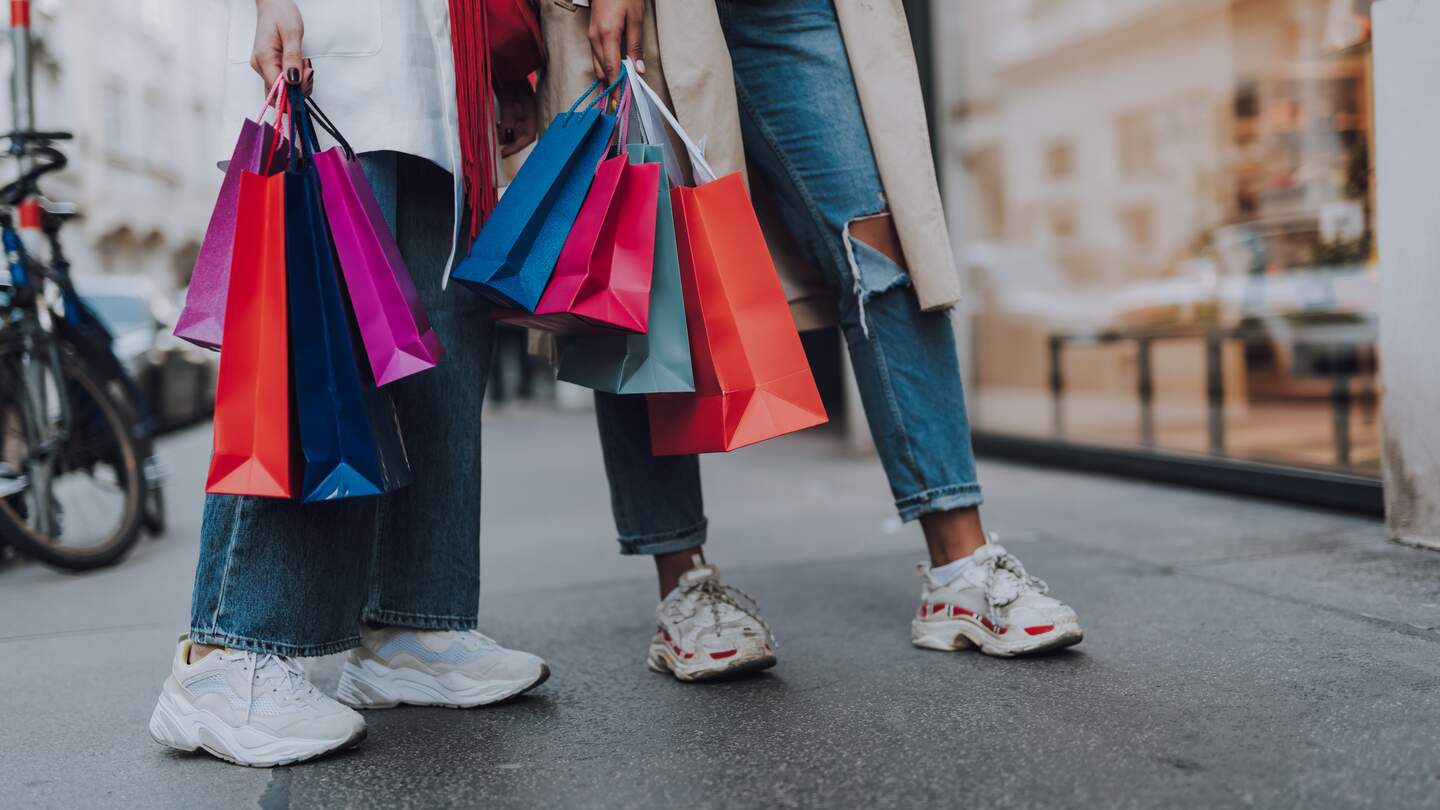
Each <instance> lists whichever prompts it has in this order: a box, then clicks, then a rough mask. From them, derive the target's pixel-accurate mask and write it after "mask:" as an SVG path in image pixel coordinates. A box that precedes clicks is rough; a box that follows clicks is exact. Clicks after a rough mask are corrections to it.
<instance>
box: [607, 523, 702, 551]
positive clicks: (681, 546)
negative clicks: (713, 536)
mask: <svg viewBox="0 0 1440 810" xmlns="http://www.w3.org/2000/svg"><path fill="white" fill-rule="evenodd" d="M709 525H710V521H709V519H707V518H701V519H700V522H699V523H696V524H693V525H691V526H687V527H685V528H683V529H676V530H674V531H669V532H660V533H657V534H642V535H632V536H630V537H621V538H620V553H621V554H636V555H638V554H649V555H652V556H653V555H656V554H673V553H675V552H677V551H685V550H686V549H692V548H699V547H701V546H703V545H705V534H706V529H707V528H708V527H709Z"/></svg>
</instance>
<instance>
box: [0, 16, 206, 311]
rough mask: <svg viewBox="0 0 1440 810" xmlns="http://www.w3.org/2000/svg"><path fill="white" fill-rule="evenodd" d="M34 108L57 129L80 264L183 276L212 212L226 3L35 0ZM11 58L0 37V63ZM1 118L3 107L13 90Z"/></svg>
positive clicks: (53, 181)
mask: <svg viewBox="0 0 1440 810" xmlns="http://www.w3.org/2000/svg"><path fill="white" fill-rule="evenodd" d="M33 17H34V19H33V25H34V35H35V40H36V44H35V54H36V66H35V94H36V99H35V116H36V123H37V126H38V127H40V128H41V129H64V130H69V131H72V132H74V133H75V136H76V137H75V140H74V141H73V142H70V143H67V144H65V145H64V147H63V148H64V151H65V153H66V155H67V156H68V157H69V158H70V167H69V168H68V169H67V170H66V171H65V172H63V173H61V174H59V175H54V176H52V177H51V178H47V180H46V181H45V191H46V193H47V194H48V196H50V197H51V198H53V199H56V200H64V201H68V202H74V203H77V204H78V205H79V206H80V212H81V218H80V219H78V220H77V221H76V222H75V223H74V224H73V225H71V226H70V227H69V228H68V229H67V233H66V235H67V239H66V247H67V249H68V250H69V251H70V253H71V254H72V260H73V262H74V264H75V267H76V272H77V273H127V274H143V275H147V276H150V277H151V278H153V279H155V280H156V282H157V283H158V284H159V285H160V286H161V287H162V288H164V289H178V288H179V287H182V286H183V285H185V284H186V283H187V282H188V280H189V276H190V270H191V268H192V267H193V264H194V259H195V254H196V253H197V251H198V250H199V245H200V240H201V238H202V237H203V235H204V232H205V226H206V224H207V223H208V221H209V216H210V207H211V204H212V202H213V201H214V197H215V192H216V190H217V189H218V188H219V185H220V180H221V177H222V175H221V173H220V172H219V171H217V170H216V168H215V160H214V154H215V143H216V142H217V141H218V140H219V138H220V136H219V133H216V132H215V128H216V127H217V125H218V118H219V103H220V88H221V82H222V76H223V67H224V65H223V61H222V60H221V59H220V58H218V56H217V55H220V54H223V53H224V48H225V25H226V9H225V4H224V3H223V2H222V0H125V2H112V0H37V2H36V3H35V7H34V11H33ZM10 59H11V52H10V47H9V39H8V37H6V38H5V39H3V40H0V62H4V63H6V64H8V63H9V61H10ZM0 94H3V96H4V98H3V99H0V115H8V112H6V111H8V110H9V104H10V87H9V85H8V83H7V84H6V85H5V87H4V88H3V93H0Z"/></svg>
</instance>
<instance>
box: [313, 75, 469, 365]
mask: <svg viewBox="0 0 1440 810" xmlns="http://www.w3.org/2000/svg"><path fill="white" fill-rule="evenodd" d="M307 104H308V105H309V107H310V112H311V113H313V115H314V118H313V120H314V122H315V123H318V124H320V125H321V126H322V127H324V128H325V129H326V130H327V131H329V133H330V134H331V135H332V136H333V137H334V138H335V140H336V141H337V142H339V144H340V145H339V146H336V147H333V148H331V149H327V150H325V151H324V152H320V153H319V154H317V155H315V167H316V169H318V170H319V172H320V188H321V190H322V192H323V195H324V197H323V199H324V202H325V219H326V220H327V221H328V222H329V223H330V236H331V239H332V240H333V241H334V243H335V253H336V255H337V256H339V258H340V270H341V272H342V273H344V274H345V287H346V289H347V290H348V291H349V296H350V307H351V309H352V310H353V311H354V312H355V323H356V325H357V326H358V327H359V329H360V340H361V342H362V343H364V344H365V354H366V356H367V357H368V358H369V360H370V370H371V371H372V372H374V375H375V384H376V385H385V384H386V383H389V382H394V381H395V380H398V379H400V378H402V377H407V376H409V375H411V374H414V373H416V372H417V371H424V370H425V369H427V368H434V367H435V364H437V363H439V362H440V359H441V358H442V357H444V356H445V350H444V349H443V348H442V347H441V346H440V339H439V338H437V337H436V336H435V330H434V329H432V328H431V326H430V319H429V318H427V317H426V316H425V310H424V309H423V308H422V307H421V306H420V295H419V293H417V292H416V291H415V282H414V280H413V279H411V278H410V271H409V270H407V269H406V267H405V260H404V259H403V258H401V256H400V247H399V246H398V245H397V244H396V243H395V236H394V234H392V233H391V232H390V227H389V226H388V225H386V223H385V216H384V214H383V213H381V211H380V204H379V202H377V201H376V199H375V193H374V192H373V191H371V189H370V182H369V181H368V180H366V179H365V172H364V170H363V169H361V168H360V161H358V160H356V159H355V153H354V152H353V151H352V150H351V149H350V145H349V144H348V143H346V142H345V139H344V138H343V137H341V136H340V133H339V132H338V131H337V130H336V129H335V128H334V125H333V124H331V123H330V120H329V119H328V118H326V117H325V114H324V113H323V112H321V111H320V109H319V107H316V106H315V105H314V102H307Z"/></svg>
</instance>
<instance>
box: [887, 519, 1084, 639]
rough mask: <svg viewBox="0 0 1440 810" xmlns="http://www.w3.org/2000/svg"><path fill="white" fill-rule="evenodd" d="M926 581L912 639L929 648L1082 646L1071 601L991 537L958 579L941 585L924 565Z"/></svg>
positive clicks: (1081, 632) (911, 630)
mask: <svg viewBox="0 0 1440 810" xmlns="http://www.w3.org/2000/svg"><path fill="white" fill-rule="evenodd" d="M919 569H920V575H921V578H922V579H923V580H924V582H925V584H924V587H923V588H922V590H921V593H920V610H919V611H918V613H917V614H916V616H915V619H914V621H912V622H911V623H910V639H911V640H912V641H913V642H914V643H915V646H917V647H924V648H926V649H929V650H963V649H967V648H969V647H972V646H973V647H979V648H980V652H983V653H985V654H986V655H996V656H1000V657H1002V658H1009V657H1011V656H1014V655H1025V654H1028V653H1038V652H1044V651H1047V650H1058V649H1060V648H1062V647H1069V646H1071V645H1073V644H1079V643H1080V641H1081V640H1082V639H1083V638H1085V632H1084V631H1083V630H1081V629H1080V619H1079V617H1077V616H1076V615H1075V611H1074V610H1071V609H1070V607H1069V606H1068V605H1066V604H1065V603H1063V602H1061V601H1059V600H1057V599H1054V598H1053V597H1050V596H1047V595H1046V593H1047V592H1048V591H1049V586H1047V585H1046V584H1045V583H1044V582H1043V581H1042V580H1040V579H1039V578H1038V577H1033V576H1030V575H1029V574H1027V573H1025V567H1024V566H1022V565H1021V564H1020V561H1019V560H1018V559H1016V558H1015V555H1013V554H1011V553H1010V552H1008V551H1006V550H1005V547H1004V546H1002V545H1000V544H999V543H995V542H990V541H988V540H987V542H986V545H985V546H984V547H982V548H981V549H980V550H978V551H976V552H975V564H974V565H973V566H971V567H970V568H967V569H965V571H964V572H962V573H961V574H960V575H959V576H958V577H956V578H955V580H953V581H952V582H948V583H944V584H942V583H939V582H936V581H935V579H934V577H932V576H931V575H930V566H928V565H926V564H924V563H921V564H920V566H919Z"/></svg>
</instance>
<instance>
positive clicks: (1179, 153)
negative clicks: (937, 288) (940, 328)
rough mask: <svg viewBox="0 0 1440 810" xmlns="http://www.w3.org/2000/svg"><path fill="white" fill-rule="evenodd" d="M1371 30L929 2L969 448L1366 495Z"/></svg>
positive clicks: (1244, 1)
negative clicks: (1102, 454) (957, 282)
mask: <svg viewBox="0 0 1440 810" xmlns="http://www.w3.org/2000/svg"><path fill="white" fill-rule="evenodd" d="M1370 5H1371V3H1370V0H1013V2H1003V3H997V2H989V0H958V1H957V2H945V1H941V2H932V3H931V5H930V10H931V12H932V15H933V19H934V26H935V29H936V31H935V35H936V36H939V37H942V38H943V41H945V42H948V43H952V44H953V45H954V46H955V47H952V48H937V49H936V50H937V54H938V56H937V59H936V61H935V63H934V64H933V65H932V67H931V69H932V70H933V71H934V73H935V80H936V87H937V91H936V98H935V99H934V101H935V105H934V106H935V112H936V114H937V116H938V118H939V119H940V130H941V139H940V145H939V148H941V149H942V150H943V161H942V170H943V174H944V175H945V177H946V190H947V201H948V203H949V205H950V214H951V217H952V223H953V227H954V229H955V231H956V237H957V239H956V241H957V244H960V245H962V246H963V251H964V264H965V267H964V272H966V273H967V274H968V275H969V276H970V279H971V288H972V290H973V295H972V298H971V304H970V311H969V317H968V318H967V319H966V321H965V323H966V334H965V336H964V339H965V342H966V343H967V344H968V347H969V354H970V356H971V357H972V363H971V370H970V377H971V379H970V382H971V390H970V396H971V400H972V411H973V418H974V421H975V424H976V426H977V429H978V430H980V431H983V432H986V433H989V434H993V435H996V436H1001V437H1022V438H1025V439H1030V440H1045V441H1050V442H1059V443H1065V444H1070V445H1085V446H1103V447H1113V448H1134V449H1137V450H1143V451H1145V452H1147V453H1148V452H1155V451H1158V452H1161V453H1165V454H1170V455H1173V456H1176V457H1177V458H1178V457H1180V456H1184V455H1190V454H1201V455H1208V456H1212V457H1221V458H1224V459H1226V460H1227V461H1259V462H1267V463H1278V464H1282V465H1286V466H1289V467H1295V468H1307V469H1325V470H1336V471H1343V472H1344V473H1346V474H1348V475H1355V476H1359V477H1362V478H1365V477H1376V476H1378V475H1379V459H1380V431H1379V427H1380V426H1379V416H1378V414H1379V408H1378V399H1379V396H1378V387H1379V386H1378V373H1377V363H1378V358H1377V354H1378V352H1377V349H1376V344H1377V341H1378V326H1377V311H1378V306H1379V272H1378V268H1377V262H1376V260H1375V251H1374V248H1373V243H1374V239H1373V234H1374V227H1373V218H1374V210H1375V206H1374V190H1373V187H1372V186H1373V183H1372V172H1371V166H1372V165H1373V149H1374V124H1373V114H1372V103H1371V93H1372V81H1371V72H1372V70H1371V64H1372V63H1371V51H1370V20H1369V11H1370Z"/></svg>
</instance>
